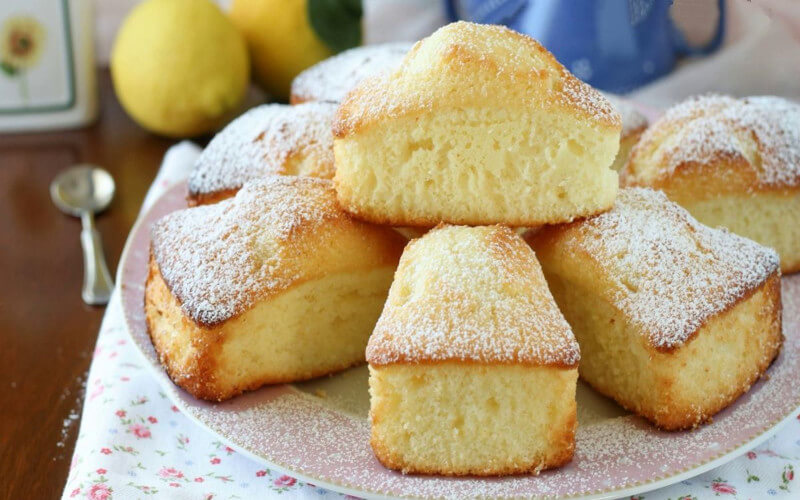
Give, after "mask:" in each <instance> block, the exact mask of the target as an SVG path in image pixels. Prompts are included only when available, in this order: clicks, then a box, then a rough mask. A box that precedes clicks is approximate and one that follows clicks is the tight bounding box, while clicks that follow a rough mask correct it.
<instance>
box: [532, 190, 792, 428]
mask: <svg viewBox="0 0 800 500" xmlns="http://www.w3.org/2000/svg"><path fill="white" fill-rule="evenodd" d="M526 239H527V240H528V242H529V243H530V244H531V246H532V247H533V249H534V250H535V252H536V255H537V257H538V258H539V260H540V262H541V265H542V268H543V270H544V273H545V276H546V278H547V281H548V284H549V286H550V289H551V291H552V293H553V295H554V297H555V299H556V302H557V303H558V305H559V307H560V309H561V311H562V312H563V314H564V316H565V317H566V319H567V321H568V322H569V323H570V325H571V326H572V328H573V331H574V332H575V336H576V337H577V339H578V343H579V344H580V346H581V353H582V360H581V365H580V374H581V377H582V378H583V379H584V380H585V381H586V382H588V383H589V384H590V385H591V386H592V387H594V388H595V389H597V390H598V391H599V392H601V393H603V394H605V395H607V396H610V397H612V398H613V399H615V400H616V401H617V402H618V403H619V404H621V405H622V406H624V407H625V408H627V409H628V410H631V411H634V412H636V413H638V414H640V415H642V416H643V417H645V418H647V419H648V420H650V421H651V422H653V423H654V424H655V425H656V426H658V427H660V428H662V429H666V430H677V429H686V428H691V427H694V426H697V425H699V424H701V423H703V422H705V421H707V420H709V419H710V418H711V417H712V416H713V415H714V414H715V413H717V412H719V411H720V410H722V409H723V408H725V407H726V406H728V405H730V404H731V403H732V402H733V401H735V400H736V398H738V397H739V396H740V395H741V394H743V393H744V392H746V391H747V390H748V389H749V388H750V385H751V384H752V383H753V382H755V381H756V380H757V379H758V378H759V377H760V376H761V375H762V374H763V373H764V371H765V370H766V369H767V367H768V366H769V365H770V363H771V362H772V360H773V359H774V358H775V357H776V356H777V355H778V352H779V350H780V347H781V343H782V341H783V336H782V333H781V297H780V269H779V262H778V255H777V254H776V253H775V251H773V250H772V249H769V248H766V247H763V246H761V245H759V244H757V243H755V242H753V241H751V240H748V239H745V238H742V237H740V236H736V235H734V234H732V233H729V232H727V231H725V230H722V229H712V228H709V227H706V226H703V225H702V224H700V223H699V222H697V221H696V220H695V219H693V218H692V216H691V215H689V213H688V212H686V210H684V209H683V208H681V207H679V206H678V205H676V204H675V203H672V202H670V201H669V200H667V198H666V196H665V195H664V194H663V193H661V192H656V191H653V190H651V189H643V188H633V189H625V190H622V191H621V192H620V196H619V198H618V200H617V203H616V205H615V207H614V208H613V209H612V210H611V211H609V212H606V213H605V214H602V215H599V216H596V217H592V218H589V219H586V220H582V221H579V222H574V223H571V224H565V225H561V226H554V227H548V228H544V229H542V230H540V231H538V232H536V233H535V234H534V233H529V234H528V235H526Z"/></svg>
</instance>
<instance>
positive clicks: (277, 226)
mask: <svg viewBox="0 0 800 500" xmlns="http://www.w3.org/2000/svg"><path fill="white" fill-rule="evenodd" d="M152 241H153V255H154V258H155V260H156V262H157V263H158V266H159V269H160V271H161V274H162V276H163V277H164V281H165V282H166V283H167V286H168V287H169V289H170V291H171V292H172V293H173V294H174V295H175V297H176V298H177V299H178V301H179V302H180V303H181V307H182V309H183V311H184V312H185V314H186V315H187V317H189V318H191V320H192V321H195V322H196V323H197V324H199V325H203V326H213V325H217V324H221V323H223V322H224V321H227V320H229V319H231V318H233V317H236V316H238V315H239V314H241V313H242V312H244V311H245V310H247V309H248V308H249V307H251V306H252V305H253V304H255V303H256V302H258V301H263V300H267V299H268V298H269V297H272V296H274V295H276V294H278V293H280V292H282V291H284V290H286V289H288V288H289V287H290V286H292V285H294V284H298V283H302V282H305V281H309V280H312V279H315V278H318V277H320V276H322V275H323V274H324V273H328V272H332V271H347V270H352V269H358V268H361V267H363V266H368V265H370V264H372V265H375V266H380V265H386V264H391V263H392V262H396V259H397V257H398V255H399V254H400V252H401V251H402V248H403V246H404V244H405V240H404V238H403V237H402V236H400V235H399V234H397V233H396V232H394V231H393V230H391V229H390V228H382V227H376V226H372V225H369V224H365V223H362V222H358V221H355V220H353V219H351V218H350V217H349V216H348V215H347V214H346V213H345V212H344V211H343V210H342V209H341V208H340V206H339V205H338V203H337V201H336V195H335V193H334V191H333V187H332V185H331V182H330V181H327V180H323V179H315V178H311V177H294V176H273V177H270V178H265V179H259V180H256V181H252V182H250V183H249V184H247V185H246V186H245V188H244V189H242V190H241V191H239V193H238V194H237V195H236V196H235V197H234V198H232V199H229V200H225V201H223V202H221V203H218V204H215V205H208V206H200V207H195V208H189V209H186V210H181V211H178V212H173V213H172V214H169V215H167V216H166V217H164V218H162V219H161V220H159V221H158V222H157V223H156V224H155V225H154V226H153V230H152ZM365 241H366V242H370V243H367V244H365V243H364V242H365ZM343 249H344V250H343ZM347 252H350V255H347Z"/></svg>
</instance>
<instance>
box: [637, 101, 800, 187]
mask: <svg viewBox="0 0 800 500" xmlns="http://www.w3.org/2000/svg"><path fill="white" fill-rule="evenodd" d="M673 128H674V130H675V131H676V133H678V134H679V138H678V139H677V140H675V141H674V142H672V143H670V144H668V145H667V146H665V147H664V148H663V149H662V150H661V151H660V156H659V157H657V158H658V163H659V164H660V165H663V169H662V172H660V174H661V175H662V176H665V175H669V174H671V173H672V172H673V171H674V170H675V169H676V168H678V167H679V166H680V165H683V164H690V163H699V164H706V163H710V162H714V161H717V160H719V159H720V158H735V159H739V160H744V161H746V162H747V163H748V164H749V165H750V167H751V168H752V169H753V170H754V171H755V174H756V178H757V180H758V182H759V183H760V184H761V185H763V186H768V187H771V186H775V187H780V186H798V185H800V105H798V104H796V103H793V102H791V101H788V100H786V99H782V98H779V97H772V96H762V97H748V98H744V99H734V98H732V97H728V96H722V95H706V96H701V97H695V98H692V99H689V100H687V101H684V102H682V103H680V104H678V105H677V106H675V107H673V108H671V109H670V110H669V111H667V113H666V114H665V115H664V117H663V118H662V119H661V120H659V121H658V122H656V123H655V124H654V126H653V127H651V130H650V131H648V133H647V134H645V137H644V138H643V143H645V141H649V140H651V137H652V138H653V139H654V138H656V137H660V136H662V135H663V134H664V132H663V130H665V129H673ZM752 142H754V143H755V144H754V147H753V146H752V145H751V143H752Z"/></svg>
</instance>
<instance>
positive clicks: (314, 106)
mask: <svg viewBox="0 0 800 500" xmlns="http://www.w3.org/2000/svg"><path fill="white" fill-rule="evenodd" d="M335 111H336V105H335V104H333V103H328V102H310V103H305V104H299V105H297V106H286V105H282V104H265V105H263V106H258V107H256V108H253V109H251V110H249V111H248V112H246V113H245V114H243V115H242V116H240V117H239V118H237V119H236V120H234V121H233V122H231V123H230V124H229V125H228V126H227V127H225V128H224V129H223V130H222V131H221V132H220V133H218V134H217V135H216V136H214V139H212V140H211V142H210V143H209V144H208V146H207V147H206V149H205V150H204V151H203V153H202V154H201V155H200V157H199V158H198V159H197V162H196V163H195V166H194V169H193V170H192V172H191V174H190V175H189V194H190V195H199V194H211V193H216V192H219V191H224V190H230V189H239V188H240V187H242V185H244V183H245V182H247V181H249V180H251V179H257V178H260V177H264V176H266V175H271V174H281V175H309V176H312V177H320V178H324V179H331V178H333V173H334V164H333V135H332V134H331V122H332V120H333V115H334V113H335ZM303 159H310V163H311V165H310V166H307V167H304V171H297V169H296V167H295V168H293V166H292V163H294V164H297V163H299V162H300V161H301V160H303Z"/></svg>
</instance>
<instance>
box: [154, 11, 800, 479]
mask: <svg viewBox="0 0 800 500" xmlns="http://www.w3.org/2000/svg"><path fill="white" fill-rule="evenodd" d="M292 102H293V104H292V105H280V104H271V105H265V106H261V107H258V108H255V109H253V110H251V111H249V112H248V113H246V114H245V115H243V116H241V117H240V118H238V119H237V120H235V121H234V122H232V123H231V124H230V125H229V126H228V127H227V128H226V129H225V130H223V131H221V132H220V133H219V134H218V135H217V136H216V137H215V138H214V139H213V140H212V141H211V143H210V144H209V145H208V147H207V148H206V150H205V151H204V153H203V154H202V155H201V157H200V158H199V160H198V161H197V164H196V166H195V169H194V171H193V172H192V174H191V177H190V179H189V200H190V204H191V205H196V206H193V207H192V208H188V209H185V210H181V211H178V212H175V213H172V214H170V215H168V216H166V217H165V218H163V219H162V220H160V221H158V222H157V223H156V224H155V226H154V227H153V230H152V252H151V259H150V272H149V276H148V279H147V286H146V295H145V311H146V316H147V322H148V327H149V330H150V334H151V337H152V339H153V343H154V345H155V347H156V350H157V351H158V353H159V356H160V359H161V361H162V363H163V364H164V366H165V367H166V370H167V372H168V373H169V374H170V376H171V377H172V379H173V380H174V381H175V383H176V384H178V385H179V386H181V387H183V388H184V389H186V390H187V391H189V392H190V393H192V394H193V395H195V396H197V397H199V398H203V399H208V400H215V401H221V400H224V399H227V398H230V397H233V396H236V395H237V394H240V393H242V392H243V391H247V390H253V389H256V388H258V387H261V386H263V385H265V384H274V383H286V382H295V381H300V380H305V379H308V378H312V377H317V376H321V375H324V374H330V373H334V372H336V371H339V370H342V369H345V368H347V367H350V366H353V365H356V364H360V363H363V362H365V361H366V362H367V363H369V388H370V398H371V410H370V422H371V426H372V433H371V445H372V447H373V450H374V452H375V455H376V456H377V458H378V459H379V460H380V461H381V463H383V464H384V465H385V466H386V467H389V468H392V469H397V470H401V471H403V472H409V473H426V474H441V475H504V474H518V473H536V472H538V471H540V470H542V469H547V468H552V467H558V466H561V465H563V464H566V463H568V462H569V461H570V460H571V458H572V455H573V450H574V448H575V429H576V425H577V418H576V400H575V394H576V384H577V382H578V379H579V377H580V378H581V379H582V380H584V381H585V382H587V383H588V384H589V385H591V386H592V387H593V388H594V389H596V390H597V391H598V392H600V393H602V394H604V395H606V396H608V397H610V398H613V399H614V400H616V401H617V402H618V403H619V404H620V405H621V406H623V407H625V408H626V409H628V410H630V411H632V412H635V413H637V414H639V415H641V416H643V417H644V418H646V419H647V420H649V421H651V422H652V423H653V424H654V425H655V426H657V427H659V428H662V429H665V430H679V429H687V428H692V427H694V426H697V425H699V424H702V423H704V422H706V421H708V420H709V419H710V418H711V417H712V416H713V415H714V414H715V413H716V412H718V411H720V410H721V409H723V408H725V407H726V406H728V405H729V404H731V403H732V402H733V401H734V400H735V399H736V398H737V397H739V396H740V395H741V394H743V393H744V392H745V391H747V390H748V389H749V387H750V386H751V384H752V383H753V382H754V381H755V380H757V379H758V378H759V377H760V376H761V375H762V374H764V372H765V370H767V368H768V367H769V365H770V363H771V362H772V360H773V359H775V357H776V356H777V355H778V353H779V351H780V348H781V344H782V341H783V338H782V333H781V317H780V313H781V298H780V275H781V274H780V273H781V269H780V265H781V264H780V260H779V257H778V254H777V253H776V252H775V251H774V250H772V249H770V248H767V247H765V246H761V245H760V244H758V243H756V242H754V241H751V240H749V239H746V238H744V237H741V236H737V235H736V234H733V233H731V232H728V231H727V230H725V229H714V228H711V227H707V226H704V225H703V224H701V223H699V222H698V221H697V220H695V219H694V218H693V217H692V215H690V213H689V212H687V211H686V210H685V209H684V208H681V206H679V205H678V204H676V203H675V202H676V201H677V202H678V203H681V201H682V200H686V199H687V197H685V196H684V197H681V195H679V194H675V193H670V192H668V193H667V195H665V194H664V193H662V192H660V191H656V190H653V189H651V188H650V187H646V186H647V185H648V183H647V182H645V181H647V180H651V181H652V180H653V179H658V180H659V182H661V181H660V179H663V178H664V176H663V175H661V174H660V173H659V175H656V174H654V173H652V171H653V168H654V167H649V165H651V164H652V163H653V162H661V163H664V162H667V163H669V162H670V161H671V160H669V158H667V157H665V156H664V154H662V153H659V151H661V150H664V151H673V150H674V149H675V148H680V147H681V144H680V142H681V140H680V137H681V136H680V135H675V134H681V133H684V132H682V131H681V130H679V128H680V127H683V125H681V124H684V123H686V122H687V121H689V122H690V123H689V125H690V126H692V127H695V126H696V127H704V126H705V127H707V128H708V129H709V130H711V132H708V133H709V134H713V131H714V130H716V129H715V128H714V127H715V126H716V125H715V122H714V121H713V120H712V119H711V118H713V116H712V115H714V113H717V114H719V115H721V116H729V115H730V116H731V117H733V116H740V119H739V120H740V121H738V122H736V121H735V120H734V118H730V119H729V121H731V120H734V121H732V122H731V123H733V124H732V125H731V127H733V128H735V129H736V130H737V131H740V130H741V129H742V128H743V127H746V126H750V127H751V128H754V129H757V130H759V131H763V130H766V132H764V134H771V135H770V137H773V138H774V137H778V139H780V140H778V139H775V140H773V141H772V142H771V143H769V144H767V146H765V148H766V149H764V151H760V150H759V147H760V146H759V145H761V144H763V141H760V140H759V137H758V136H757V135H756V136H754V137H756V139H755V140H754V143H753V144H755V145H753V144H750V145H749V146H748V144H744V145H741V144H740V143H737V145H741V147H742V148H743V149H745V150H746V151H745V153H747V154H749V156H747V155H744V156H747V159H749V160H752V161H753V162H755V161H756V160H754V158H756V157H757V159H758V162H759V163H758V165H755V163H754V164H753V165H752V168H761V169H762V170H764V171H766V172H767V173H764V174H763V175H762V177H763V176H765V175H770V176H772V177H774V176H776V175H778V174H775V173H774V171H773V170H772V169H774V168H779V170H780V168H784V169H787V170H789V171H790V172H789V173H790V174H791V172H792V170H791V169H792V168H794V169H797V168H800V167H798V163H800V162H797V159H796V158H794V157H792V156H791V154H792V152H793V151H797V149H796V148H798V145H800V138H798V137H796V135H797V134H795V136H792V135H791V133H788V134H789V135H780V134H779V132H780V131H778V132H776V131H774V130H773V129H769V130H767V129H768V128H769V126H768V125H764V120H766V118H763V117H762V115H764V116H766V115H768V113H762V114H758V113H757V112H756V111H753V112H752V113H750V114H746V115H744V116H741V114H737V113H738V111H737V112H733V111H731V112H729V113H728V114H727V115H726V114H725V112H724V111H716V110H717V108H716V107H714V106H717V104H713V103H712V104H710V105H709V108H708V109H712V108H713V110H712V111H703V113H702V115H703V116H702V118H703V120H705V121H704V122H703V123H705V125H703V123H701V124H698V123H697V122H698V120H699V121H702V120H700V119H699V118H698V116H699V115H698V113H699V112H694V111H691V110H690V111H691V112H690V111H685V112H681V113H682V114H681V113H678V112H674V113H672V114H671V115H670V114H669V113H668V118H667V119H668V120H670V121H669V122H667V124H666V125H659V123H658V122H657V123H656V124H654V125H653V128H655V127H660V128H661V129H663V130H665V131H663V132H662V131H661V130H657V131H654V132H650V130H648V131H645V132H644V133H643V131H644V129H645V127H646V125H647V121H646V120H645V119H644V118H643V117H641V115H639V114H638V113H637V112H635V110H632V109H631V108H630V106H629V105H628V104H625V103H624V102H623V103H621V104H620V103H619V102H618V101H617V102H616V103H615V104H613V105H612V103H611V102H609V100H608V99H607V98H606V97H605V96H603V95H602V94H601V93H600V92H598V91H597V90H595V89H593V88H591V87H590V86H588V85H586V84H585V83H583V82H581V81H580V80H578V79H577V78H575V77H574V76H573V75H571V74H570V73H569V72H568V71H567V70H566V69H565V68H564V67H563V66H561V65H560V64H559V63H558V62H557V61H556V60H555V58H554V57H553V56H552V54H550V53H549V52H548V51H547V50H545V49H544V48H543V47H542V46H541V45H540V44H539V43H538V42H536V41H535V40H533V39H531V38H529V37H527V36H525V35H521V34H519V33H516V32H514V31H511V30H509V29H506V28H503V27H498V26H487V25H477V24H471V23H464V22H459V23H454V24H450V25H448V26H445V27H443V28H441V29H440V30H438V31H436V32H435V33H434V34H432V35H431V36H430V37H428V38H426V39H424V40H422V41H420V42H418V43H416V44H415V45H413V47H412V46H411V45H406V44H392V45H387V46H378V47H369V48H360V49H353V50H351V51H348V52H346V53H343V54H340V55H339V56H336V57H334V58H332V59H330V60H328V61H324V62H323V63H320V64H319V65H317V66H315V67H313V68H310V69H309V70H307V71H306V72H304V73H303V74H301V75H300V76H299V77H298V78H297V80H296V81H295V85H293V92H292ZM723 104H724V103H723ZM727 105H729V106H733V104H731V103H727ZM748 105H750V104H748V103H745V104H742V105H741V106H748ZM762 105H763V106H766V104H763V103H762ZM720 106H722V104H720ZM770 106H773V107H774V106H777V104H775V103H771V104H770ZM618 109H619V110H623V111H624V110H627V111H624V112H623V113H619V112H618V111H617V110H618ZM737 109H738V108H737ZM781 109H782V108H781ZM791 113H795V115H793V116H797V117H800V113H798V111H797V109H795V108H792V109H791ZM791 113H790V114H791ZM621 114H622V116H620V115H621ZM678 115H680V116H678ZM709 116H710V117H711V118H709ZM752 116H755V117H756V118H752ZM691 120H694V122H691ZM747 120H750V122H747ZM744 122H747V123H744ZM725 123H727V122H725ZM679 126H680V127H679ZM737 127H738V128H737ZM765 127H767V129H765ZM684 128H685V127H684ZM798 130H800V128H798ZM792 133H794V132H792ZM670 134H671V135H670ZM639 136H642V140H641V141H639V143H638V144H636V145H635V146H634V143H636V141H637V140H638V139H639ZM671 137H672V138H674V137H678V138H677V139H672V138H671ZM747 137H749V136H748V135H747V134H746V133H743V139H742V140H743V141H744V140H745V139H746V138H747ZM676 141H678V142H676ZM781 141H782V142H781ZM621 144H622V151H620V148H621ZM787 144H788V145H787ZM714 146H715V144H714V143H713V141H712V144H710V145H708V148H713V147H714ZM727 146H728V145H726V144H723V145H722V147H723V148H724V147H727ZM683 147H684V148H685V147H686V146H685V145H683ZM659 148H660V149H659ZM670 148H672V149H670ZM696 148H697V151H694V152H693V154H695V153H696V154H695V156H692V161H694V163H693V164H692V165H693V168H695V171H697V172H700V170H701V169H700V166H698V165H700V164H701V163H702V161H701V160H702V159H703V158H705V159H707V160H708V161H711V160H715V161H716V160H719V158H721V157H722V156H724V155H722V156H720V155H721V153H720V154H716V155H715V153H714V152H713V151H711V152H709V151H707V150H706V149H703V148H706V146H705V145H702V144H701V145H699V146H696ZM708 148H707V149H708ZM748 148H749V149H748ZM781 148H783V149H781ZM793 148H795V149H793ZM728 149H730V148H729V147H728ZM767 149H768V150H769V151H767ZM630 150H632V153H631V156H630V158H628V151H630ZM785 150H788V152H786V151H785ZM687 155H689V153H685V152H684V153H683V156H684V157H687ZM799 157H800V156H799ZM697 158H700V159H697ZM687 161H688V160H687ZM780 162H784V163H786V164H787V165H788V166H786V167H775V165H777V164H779V163H780ZM792 162H796V163H792ZM621 165H625V166H624V167H623V169H622V172H623V173H622V176H623V180H624V185H625V186H626V187H624V188H622V189H621V188H620V187H619V179H618V174H617V170H618V169H619V168H620V166H621ZM762 167H763V168H762ZM743 168H744V167H743ZM673 171H676V169H673ZM677 171H681V172H682V170H680V169H679V168H678V169H677ZM658 172H661V171H660V170H658ZM706 175H707V174H706ZM787 175H789V174H787ZM762 177H758V176H756V177H754V178H756V179H760V178H762ZM797 177H800V175H798V176H797ZM782 179H783V178H782ZM784 180H785V179H784ZM787 182H788V181H787ZM651 184H652V187H656V188H657V187H660V184H658V183H657V182H655V181H653V182H651ZM797 184H800V180H798V182H797V183H796V184H793V186H796V185H797ZM684 185H688V184H686V183H684ZM628 186H631V187H628ZM633 186H645V187H633ZM782 186H784V187H785V184H784V185H782ZM796 189H800V188H796ZM793 193H794V196H795V198H794V199H792V200H791V201H792V203H797V199H798V198H797V196H798V194H797V193H798V192H797V190H795V191H793ZM667 196H669V198H668V197H667ZM787 196H789V195H787ZM671 200H674V201H671ZM682 204H683V203H682ZM798 206H800V204H798ZM698 210H699V209H698ZM798 218H800V215H799V216H798ZM796 227H797V226H796ZM796 227H795V228H794V229H792V230H796ZM737 232H738V231H737ZM403 235H406V236H408V235H412V236H416V237H417V238H416V239H413V240H412V241H410V242H409V241H408V238H407V237H404V236H403ZM796 240H797V238H796V237H795V236H792V235H789V236H785V237H783V239H782V240H781V241H782V242H784V241H788V243H786V245H785V246H786V247H787V249H786V250H784V249H783V248H782V249H781V255H784V253H785V254H786V255H789V253H790V250H789V249H791V250H794V251H800V248H798V247H800V243H799V242H798V241H796Z"/></svg>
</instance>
